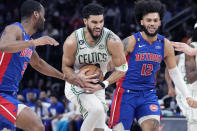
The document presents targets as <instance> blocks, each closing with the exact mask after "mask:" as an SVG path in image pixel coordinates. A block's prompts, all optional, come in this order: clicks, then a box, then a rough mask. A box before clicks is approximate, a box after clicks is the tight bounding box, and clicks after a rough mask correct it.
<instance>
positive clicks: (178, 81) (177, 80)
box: [168, 66, 191, 98]
mask: <svg viewBox="0 0 197 131" xmlns="http://www.w3.org/2000/svg"><path fill="white" fill-rule="evenodd" d="M168 71H169V75H170V77H171V79H172V80H173V82H174V84H175V87H176V88H178V89H179V90H180V91H181V93H182V94H183V96H184V97H186V98H187V97H191V94H190V93H189V91H188V89H187V85H186V84H185V82H184V80H183V76H182V74H181V72H180V71H179V69H178V68H177V66H176V67H175V68H173V69H169V70H168Z"/></svg>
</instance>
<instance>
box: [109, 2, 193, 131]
mask: <svg viewBox="0 0 197 131" xmlns="http://www.w3.org/2000/svg"><path fill="white" fill-rule="evenodd" d="M163 14H164V6H163V5H162V4H161V3H160V1H154V0H149V1H147V0H140V1H137V2H136V4H135V16H136V19H137V22H138V24H139V25H140V26H141V27H142V31H141V32H137V33H135V34H134V35H132V36H129V37H127V38H125V39H124V40H123V43H124V48H125V54H126V56H127V62H128V71H127V72H126V74H125V76H124V77H123V78H121V79H120V81H119V82H118V86H117V88H116V90H115V93H114V96H113V102H112V108H111V118H110V122H109V126H110V127H111V126H113V129H116V130H118V131H129V130H130V128H131V124H132V122H133V119H134V118H136V120H137V121H138V123H139V125H140V126H141V128H142V130H143V131H158V129H159V128H158V127H159V122H160V114H161V112H160V106H159V104H158V97H157V96H156V89H155V76H156V73H157V70H158V69H159V67H160V63H161V61H162V60H163V59H164V60H165V63H166V65H167V67H168V69H169V74H170V76H171V78H172V80H173V81H174V83H175V84H176V85H177V86H179V87H178V88H180V91H181V92H182V93H183V95H184V96H185V97H186V98H187V102H188V103H189V104H190V106H194V107H196V105H195V104H196V103H195V104H194V102H195V101H194V100H193V99H192V98H191V95H190V93H189V92H188V91H187V87H186V85H185V83H184V81H183V80H182V77H181V74H180V72H179V71H178V69H177V67H176V62H175V56H174V50H173V47H172V46H171V45H170V42H169V40H167V39H166V38H164V37H163V36H161V35H159V34H158V29H159V27H160V25H161V21H162V18H163Z"/></svg>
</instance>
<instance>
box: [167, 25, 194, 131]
mask: <svg viewBox="0 0 197 131" xmlns="http://www.w3.org/2000/svg"><path fill="white" fill-rule="evenodd" d="M196 36H197V27H196V28H195V29H194V31H193V36H192V38H191V39H189V41H188V44H189V45H190V46H192V47H194V48H197V39H196ZM191 41H192V42H191ZM176 57H177V63H178V64H177V65H178V68H179V70H180V71H181V73H182V75H183V78H182V79H183V80H184V81H185V83H186V84H187V86H188V90H189V91H190V93H191V94H192V97H193V98H194V99H195V100H197V67H196V65H197V56H189V55H185V54H184V53H182V54H181V55H179V56H176ZM166 81H167V84H168V89H169V90H173V86H172V81H171V79H170V77H169V74H167V73H166ZM175 89H176V94H177V96H176V100H177V103H178V105H179V107H180V108H181V110H182V112H183V115H184V116H186V118H187V128H188V129H187V130H188V131H195V130H196V129H197V109H193V108H191V107H189V106H188V104H187V102H186V101H185V98H184V97H183V95H182V93H181V92H180V91H179V88H178V87H175Z"/></svg>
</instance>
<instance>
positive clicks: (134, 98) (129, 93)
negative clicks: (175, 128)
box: [109, 87, 161, 130]
mask: <svg viewBox="0 0 197 131" xmlns="http://www.w3.org/2000/svg"><path fill="white" fill-rule="evenodd" d="M160 115H161V111H160V106H159V104H158V97H157V96H156V90H155V89H151V90H147V91H136V90H135V91H134V90H128V89H124V88H121V87H118V88H116V90H115V92H114V95H113V101H112V104H111V114H110V121H109V127H112V126H115V125H116V124H118V123H122V124H123V126H124V129H125V130H130V128H131V125H132V122H133V119H134V118H136V119H137V121H138V123H139V124H141V123H142V122H143V121H145V120H147V119H157V120H158V121H160Z"/></svg>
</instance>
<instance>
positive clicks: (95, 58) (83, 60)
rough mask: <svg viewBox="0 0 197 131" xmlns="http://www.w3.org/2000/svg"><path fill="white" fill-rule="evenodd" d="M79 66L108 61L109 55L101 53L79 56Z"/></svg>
mask: <svg viewBox="0 0 197 131" xmlns="http://www.w3.org/2000/svg"><path fill="white" fill-rule="evenodd" d="M78 61H79V64H92V63H100V62H106V61H107V54H106V53H101V52H92V53H91V54H81V55H79V56H78Z"/></svg>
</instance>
